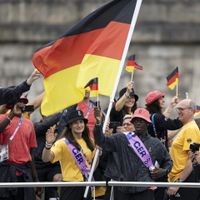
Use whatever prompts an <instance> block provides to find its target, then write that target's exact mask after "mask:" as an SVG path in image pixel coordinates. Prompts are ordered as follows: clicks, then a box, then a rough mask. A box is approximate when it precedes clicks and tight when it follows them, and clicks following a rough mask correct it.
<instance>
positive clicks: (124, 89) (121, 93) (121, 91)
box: [119, 87, 139, 101]
mask: <svg viewBox="0 0 200 200" xmlns="http://www.w3.org/2000/svg"><path fill="white" fill-rule="evenodd" d="M126 90H127V88H126V87H125V88H122V89H121V90H120V91H119V99H120V98H121V97H122V96H123V95H124V94H125V93H126ZM130 97H134V98H135V101H137V100H138V99H139V97H138V95H137V94H135V92H134V90H133V91H132V92H131V93H130Z"/></svg>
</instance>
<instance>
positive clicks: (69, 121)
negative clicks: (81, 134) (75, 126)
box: [66, 117, 88, 126]
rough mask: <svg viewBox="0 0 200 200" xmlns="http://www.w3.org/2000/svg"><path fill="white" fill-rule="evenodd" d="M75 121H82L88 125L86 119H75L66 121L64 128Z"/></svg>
mask: <svg viewBox="0 0 200 200" xmlns="http://www.w3.org/2000/svg"><path fill="white" fill-rule="evenodd" d="M77 120H83V121H84V122H85V123H86V124H87V123H88V120H87V119H86V118H83V117H76V118H73V119H70V120H68V121H67V124H66V126H67V125H69V124H71V123H73V122H75V121H77Z"/></svg>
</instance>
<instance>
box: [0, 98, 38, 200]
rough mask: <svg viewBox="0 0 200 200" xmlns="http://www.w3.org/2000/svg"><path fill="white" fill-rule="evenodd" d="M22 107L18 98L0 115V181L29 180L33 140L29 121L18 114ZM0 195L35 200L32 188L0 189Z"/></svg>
mask: <svg viewBox="0 0 200 200" xmlns="http://www.w3.org/2000/svg"><path fill="white" fill-rule="evenodd" d="M24 107H25V104H24V99H19V100H18V102H17V103H16V104H15V105H14V107H13V109H12V110H11V111H10V113H9V114H4V115H0V144H1V153H2V152H3V153H2V154H1V156H0V171H1V174H0V181H1V182H12V181H13V182H31V181H33V178H32V173H33V171H32V169H33V168H32V167H33V165H32V156H31V152H32V150H33V148H35V147H36V146H37V143H36V136H35V131H34V127H33V124H32V122H31V121H30V120H27V119H25V118H23V117H22V110H23V108H24ZM34 172H35V171H34ZM5 174H6V175H5ZM34 175H36V174H34ZM34 178H37V177H34ZM0 198H7V199H20V200H35V194H34V190H33V188H24V189H23V188H17V189H16V190H15V191H13V190H10V189H0Z"/></svg>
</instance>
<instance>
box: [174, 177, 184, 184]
mask: <svg viewBox="0 0 200 200" xmlns="http://www.w3.org/2000/svg"><path fill="white" fill-rule="evenodd" d="M175 182H179V183H182V182H183V180H182V179H180V178H178V179H177V180H176V181H175Z"/></svg>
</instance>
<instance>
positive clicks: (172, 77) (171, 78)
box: [167, 67, 179, 90]
mask: <svg viewBox="0 0 200 200" xmlns="http://www.w3.org/2000/svg"><path fill="white" fill-rule="evenodd" d="M178 81H179V71H178V67H176V68H175V69H174V70H173V71H172V72H171V73H170V74H169V75H168V76H167V86H168V87H169V88H170V89H171V90H173V89H174V88H175V87H176V85H177V84H178Z"/></svg>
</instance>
